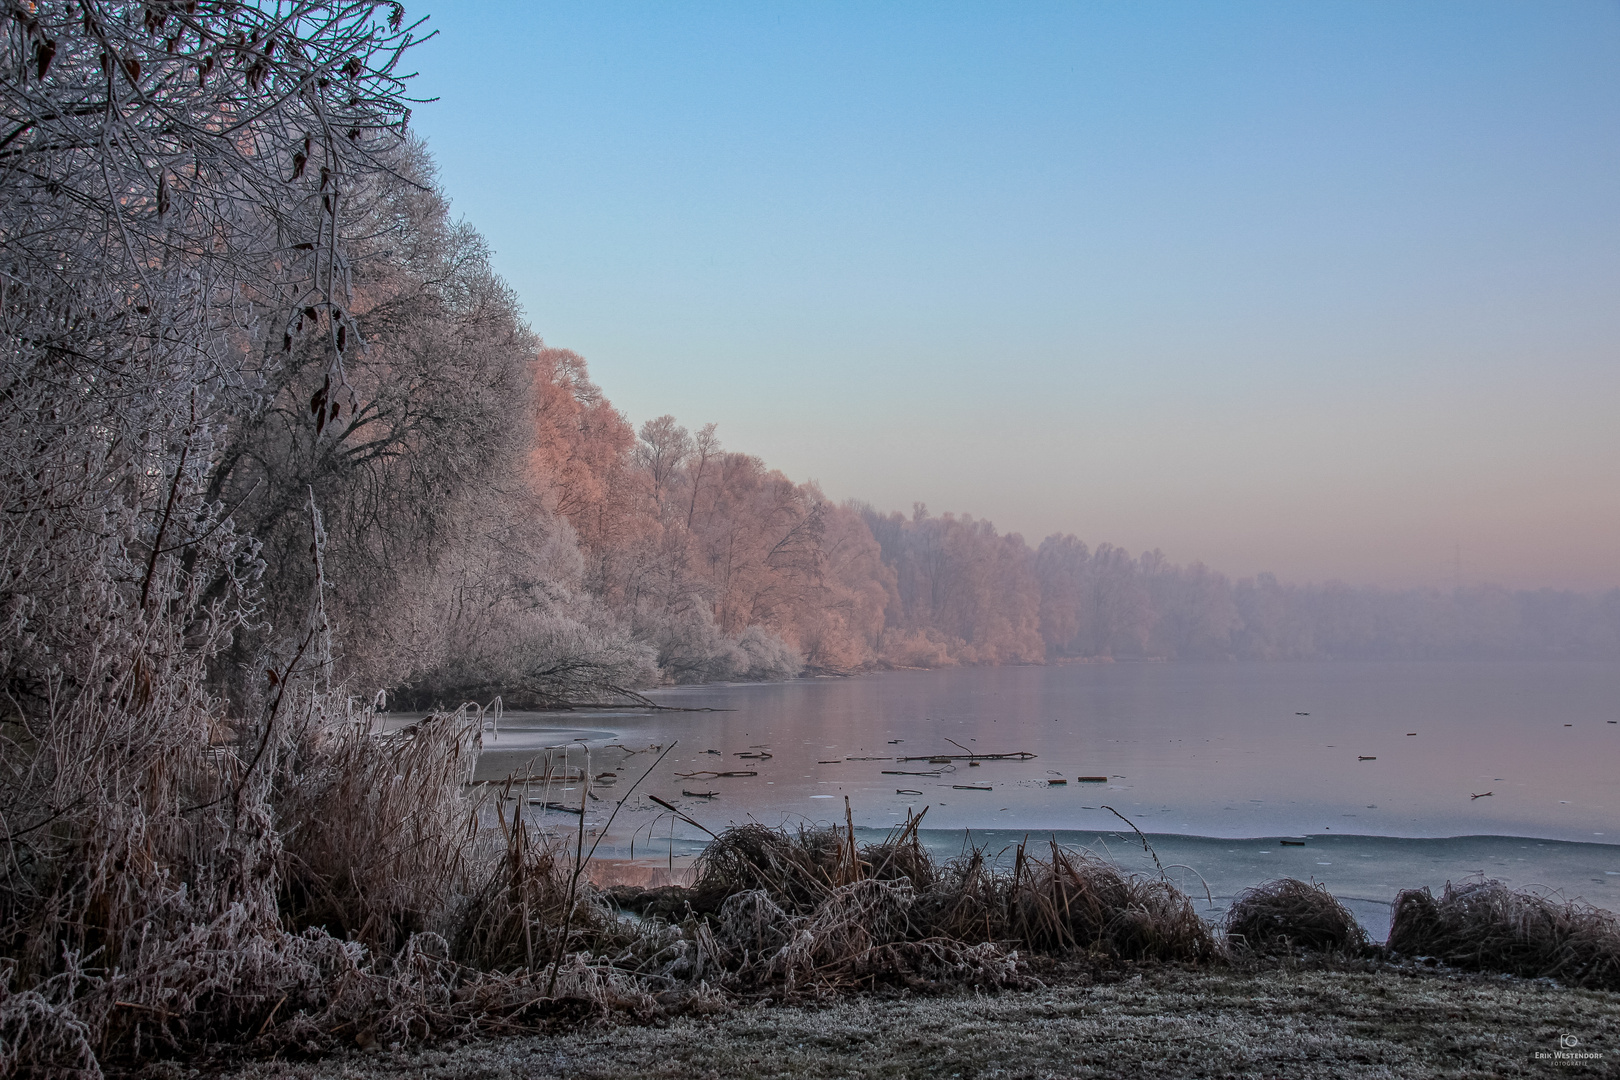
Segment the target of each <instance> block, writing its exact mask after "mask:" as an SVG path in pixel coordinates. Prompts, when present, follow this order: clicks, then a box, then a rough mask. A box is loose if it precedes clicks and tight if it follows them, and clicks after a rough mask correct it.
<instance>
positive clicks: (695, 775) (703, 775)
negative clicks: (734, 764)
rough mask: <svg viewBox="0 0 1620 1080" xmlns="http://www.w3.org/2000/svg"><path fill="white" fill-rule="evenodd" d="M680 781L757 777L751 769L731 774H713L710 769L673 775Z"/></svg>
mask: <svg viewBox="0 0 1620 1080" xmlns="http://www.w3.org/2000/svg"><path fill="white" fill-rule="evenodd" d="M675 775H676V776H678V777H680V778H681V779H682V780H718V779H719V778H720V777H722V776H758V775H759V773H757V772H755V771H754V770H752V769H741V770H733V771H731V772H715V771H713V770H712V769H699V770H698V771H697V772H678V773H676V774H675Z"/></svg>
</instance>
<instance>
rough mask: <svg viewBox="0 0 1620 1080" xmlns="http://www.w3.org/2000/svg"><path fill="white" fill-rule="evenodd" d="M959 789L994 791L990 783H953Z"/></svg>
mask: <svg viewBox="0 0 1620 1080" xmlns="http://www.w3.org/2000/svg"><path fill="white" fill-rule="evenodd" d="M951 787H953V788H955V789H956V790H957V791H994V790H995V788H993V787H991V786H990V785H989V784H952V785H951Z"/></svg>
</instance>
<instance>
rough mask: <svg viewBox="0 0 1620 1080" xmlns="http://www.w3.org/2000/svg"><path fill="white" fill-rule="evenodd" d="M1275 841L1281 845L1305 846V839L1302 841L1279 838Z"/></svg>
mask: <svg viewBox="0 0 1620 1080" xmlns="http://www.w3.org/2000/svg"><path fill="white" fill-rule="evenodd" d="M1277 843H1279V844H1281V845H1282V846H1283V847H1304V846H1305V841H1303V840H1279V841H1277Z"/></svg>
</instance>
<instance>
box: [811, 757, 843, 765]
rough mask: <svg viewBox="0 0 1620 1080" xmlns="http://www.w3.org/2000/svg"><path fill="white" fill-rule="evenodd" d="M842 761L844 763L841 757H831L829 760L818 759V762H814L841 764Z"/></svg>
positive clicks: (818, 763)
mask: <svg viewBox="0 0 1620 1080" xmlns="http://www.w3.org/2000/svg"><path fill="white" fill-rule="evenodd" d="M843 763H844V759H843V758H832V759H831V760H829V761H818V762H816V764H817V765H842V764H843Z"/></svg>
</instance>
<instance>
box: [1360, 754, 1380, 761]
mask: <svg viewBox="0 0 1620 1080" xmlns="http://www.w3.org/2000/svg"><path fill="white" fill-rule="evenodd" d="M1356 760H1357V761H1377V760H1378V758H1377V756H1376V755H1368V754H1360V755H1358V756H1357V757H1356Z"/></svg>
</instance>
